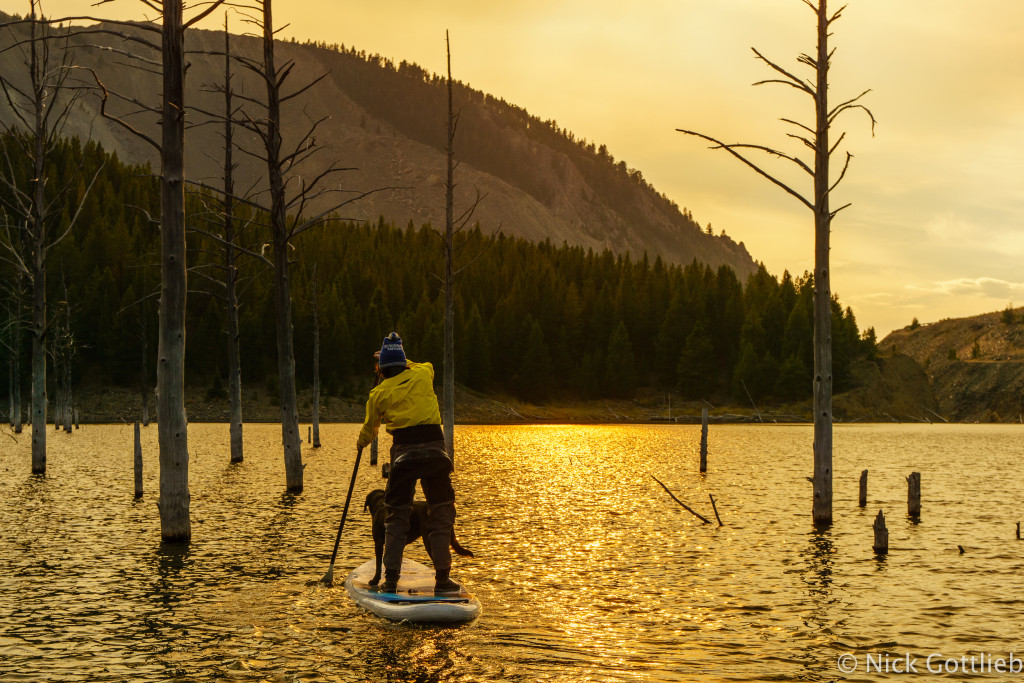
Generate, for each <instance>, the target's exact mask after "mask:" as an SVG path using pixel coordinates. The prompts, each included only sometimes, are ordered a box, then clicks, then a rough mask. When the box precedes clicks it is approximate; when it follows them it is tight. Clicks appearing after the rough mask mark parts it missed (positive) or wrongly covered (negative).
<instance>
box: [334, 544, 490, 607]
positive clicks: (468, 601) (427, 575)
mask: <svg viewBox="0 0 1024 683" xmlns="http://www.w3.org/2000/svg"><path fill="white" fill-rule="evenodd" d="M375 566H376V563H375V562H374V560H369V561H367V562H365V563H363V564H361V565H359V566H358V567H356V568H355V569H353V570H352V573H351V574H349V575H348V576H347V577H345V590H347V591H348V594H349V596H350V597H351V598H352V599H353V600H354V601H355V602H356V604H358V605H361V606H362V607H365V608H366V609H368V610H370V611H371V612H373V613H374V614H376V615H378V616H381V617H384V618H385V619H394V620H396V621H432V622H439V621H470V620H472V619H476V618H477V617H478V616H480V601H479V600H477V599H476V598H475V597H473V596H472V595H471V594H469V593H467V592H466V590H465V588H463V590H462V592H461V593H444V594H441V595H434V570H433V569H431V568H430V567H427V566H425V565H422V564H420V563H419V562H415V561H413V560H407V559H403V560H402V575H401V578H399V580H398V590H397V591H395V592H394V593H381V592H379V591H377V590H375V589H376V586H371V585H370V584H369V583H368V581H369V580H370V579H371V578H373V572H374V569H375Z"/></svg>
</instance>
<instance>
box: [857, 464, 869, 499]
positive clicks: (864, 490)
mask: <svg viewBox="0 0 1024 683" xmlns="http://www.w3.org/2000/svg"><path fill="white" fill-rule="evenodd" d="M858 504H859V505H860V507H862V508H863V507H867V506H868V471H867V470H862V471H861V473H860V497H859V499H858Z"/></svg>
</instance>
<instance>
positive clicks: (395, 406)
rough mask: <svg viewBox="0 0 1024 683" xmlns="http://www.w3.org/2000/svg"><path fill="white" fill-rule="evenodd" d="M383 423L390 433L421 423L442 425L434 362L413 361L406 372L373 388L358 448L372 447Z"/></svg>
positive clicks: (360, 432) (357, 442)
mask: <svg viewBox="0 0 1024 683" xmlns="http://www.w3.org/2000/svg"><path fill="white" fill-rule="evenodd" d="M381 424H385V425H387V427H386V429H387V431H388V433H391V432H393V431H394V430H396V429H404V428H406V427H415V426H417V425H426V424H433V425H439V424H441V410H440V408H439V407H438V405H437V395H436V394H434V366H433V365H431V364H430V363H413V362H411V361H410V362H409V366H408V369H407V370H406V371H405V372H401V373H399V374H397V375H395V376H394V377H389V378H387V379H386V380H384V381H383V382H381V383H380V384H378V385H377V386H376V387H374V388H373V389H372V390H371V391H370V398H369V399H368V400H367V401H366V420H365V421H364V422H363V428H362V429H361V430H359V439H358V440H357V441H356V447H357V448H365V447H366V446H368V445H369V444H370V442H371V441H373V438H374V437H375V436H377V430H378V429H379V428H380V426H381Z"/></svg>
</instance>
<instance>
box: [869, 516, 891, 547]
mask: <svg viewBox="0 0 1024 683" xmlns="http://www.w3.org/2000/svg"><path fill="white" fill-rule="evenodd" d="M874 529H875V544H874V546H872V547H873V549H874V551H875V552H876V553H878V554H879V555H885V554H886V553H888V552H889V530H888V529H886V528H885V514H883V513H882V511H881V510H879V511H878V515H877V516H876V517H875V523H874Z"/></svg>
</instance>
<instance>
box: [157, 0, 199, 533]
mask: <svg viewBox="0 0 1024 683" xmlns="http://www.w3.org/2000/svg"><path fill="white" fill-rule="evenodd" d="M163 14H164V16H163V34H162V40H163V111H162V125H161V130H162V138H161V146H160V332H159V337H160V339H159V344H158V350H157V356H158V359H159V360H158V362H157V373H156V384H157V428H158V434H159V442H160V499H159V501H157V507H158V508H159V509H160V530H161V536H162V538H163V540H164V541H165V542H180V543H187V542H189V541H190V540H191V539H192V522H191V519H190V517H189V507H190V503H191V494H190V493H189V487H188V419H187V417H186V415H185V295H186V291H187V288H186V265H185V91H184V84H185V64H184V52H185V29H184V23H183V17H182V1H181V0H164V2H163Z"/></svg>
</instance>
